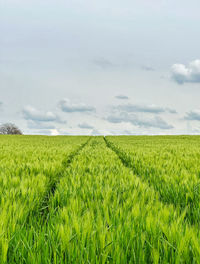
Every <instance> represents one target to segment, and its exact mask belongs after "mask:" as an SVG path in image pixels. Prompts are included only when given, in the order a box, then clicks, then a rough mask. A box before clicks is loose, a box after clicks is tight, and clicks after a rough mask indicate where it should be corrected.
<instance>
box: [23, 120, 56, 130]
mask: <svg viewBox="0 0 200 264" xmlns="http://www.w3.org/2000/svg"><path fill="white" fill-rule="evenodd" d="M27 127H28V128H29V129H39V130H43V129H45V130H46V129H56V127H55V125H53V124H49V123H45V122H41V121H33V120H29V121H28V123H27Z"/></svg>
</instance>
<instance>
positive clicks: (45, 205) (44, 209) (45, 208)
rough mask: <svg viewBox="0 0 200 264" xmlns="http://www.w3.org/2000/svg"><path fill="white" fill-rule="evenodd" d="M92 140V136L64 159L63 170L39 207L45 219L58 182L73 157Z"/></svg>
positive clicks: (51, 184) (52, 183)
mask: <svg viewBox="0 0 200 264" xmlns="http://www.w3.org/2000/svg"><path fill="white" fill-rule="evenodd" d="M90 140H91V137H90V138H89V139H88V140H87V141H86V142H85V143H83V144H82V145H81V146H80V147H79V148H78V149H76V150H74V151H72V152H71V153H70V154H69V156H68V157H67V159H66V160H63V161H62V168H61V170H60V171H59V172H58V173H57V176H56V177H55V179H54V181H52V182H51V183H50V188H49V190H48V191H47V194H46V196H45V198H44V200H43V202H42V205H41V207H40V209H39V213H40V214H41V215H42V216H43V219H44V220H45V218H47V215H48V213H49V206H48V204H49V200H50V199H51V197H52V196H53V195H54V193H55V191H56V187H57V184H58V183H59V181H60V179H61V178H62V176H63V172H64V171H65V170H66V169H67V168H68V167H69V166H70V164H71V163H72V161H73V159H74V158H75V157H76V156H78V155H79V153H80V152H81V151H82V149H83V148H84V147H85V146H86V145H87V144H88V143H89V141H90Z"/></svg>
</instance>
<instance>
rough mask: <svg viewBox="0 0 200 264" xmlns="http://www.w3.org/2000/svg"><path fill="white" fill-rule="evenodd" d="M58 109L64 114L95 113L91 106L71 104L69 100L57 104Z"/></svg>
mask: <svg viewBox="0 0 200 264" xmlns="http://www.w3.org/2000/svg"><path fill="white" fill-rule="evenodd" d="M58 107H59V108H60V109H61V110H62V111H63V112H66V113H75V112H95V111H96V109H95V108H94V107H92V106H88V105H85V104H83V103H80V104H73V103H71V102H70V100H69V99H63V100H61V101H60V102H59V103H58Z"/></svg>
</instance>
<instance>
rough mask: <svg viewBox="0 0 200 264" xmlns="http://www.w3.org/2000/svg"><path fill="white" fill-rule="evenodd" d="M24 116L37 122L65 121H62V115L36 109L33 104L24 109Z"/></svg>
mask: <svg viewBox="0 0 200 264" xmlns="http://www.w3.org/2000/svg"><path fill="white" fill-rule="evenodd" d="M22 113H23V116H24V118H25V119H26V120H32V121H37V122H57V123H65V121H62V120H61V119H60V117H59V116H58V115H56V114H54V113H52V112H50V111H48V112H42V111H39V110H37V109H35V108H34V107H32V106H26V107H24V109H23V110H22Z"/></svg>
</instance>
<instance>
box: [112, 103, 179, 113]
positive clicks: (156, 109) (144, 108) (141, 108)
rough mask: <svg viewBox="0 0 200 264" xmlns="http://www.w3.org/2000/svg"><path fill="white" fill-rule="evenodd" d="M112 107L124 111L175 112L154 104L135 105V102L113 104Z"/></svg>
mask: <svg viewBox="0 0 200 264" xmlns="http://www.w3.org/2000/svg"><path fill="white" fill-rule="evenodd" d="M114 109H117V110H120V111H125V112H139V113H153V114H160V113H164V112H169V113H176V110H174V109H171V108H166V107H160V106H156V105H153V104H152V105H136V104H123V105H118V106H115V107H114Z"/></svg>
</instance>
